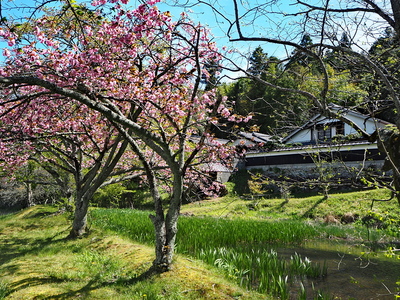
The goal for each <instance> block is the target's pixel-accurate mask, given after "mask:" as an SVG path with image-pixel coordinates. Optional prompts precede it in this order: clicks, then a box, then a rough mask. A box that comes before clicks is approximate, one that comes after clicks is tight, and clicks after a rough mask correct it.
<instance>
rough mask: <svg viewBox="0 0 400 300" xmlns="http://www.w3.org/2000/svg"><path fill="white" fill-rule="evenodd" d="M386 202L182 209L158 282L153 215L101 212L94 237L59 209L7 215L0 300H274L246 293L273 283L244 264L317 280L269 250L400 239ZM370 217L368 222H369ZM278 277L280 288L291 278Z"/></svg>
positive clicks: (2, 222)
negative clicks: (74, 227) (349, 219)
mask: <svg viewBox="0 0 400 300" xmlns="http://www.w3.org/2000/svg"><path fill="white" fill-rule="evenodd" d="M385 198H388V193H387V192H386V191H383V190H369V191H362V192H349V193H340V194H332V195H331V196H330V197H329V198H328V199H324V198H323V197H322V196H311V197H302V198H300V197H298V198H296V197H293V198H290V199H289V201H284V200H283V199H262V198H255V199H251V198H250V199H247V200H244V199H241V198H239V197H237V196H232V194H231V195H228V196H225V197H223V198H217V199H210V200H204V201H201V202H196V203H191V204H187V205H184V206H183V207H182V214H183V216H182V218H181V219H180V222H179V226H180V227H179V228H180V229H179V235H178V239H177V242H178V245H177V250H178V252H180V254H177V255H176V259H175V263H174V268H173V270H172V271H171V272H167V273H164V274H161V275H158V276H155V277H152V278H145V277H144V274H145V272H146V271H147V270H148V268H149V267H150V265H151V263H152V260H153V258H154V254H153V252H154V250H153V247H152V239H153V235H152V225H151V222H150V220H149V218H148V217H147V216H148V212H140V211H132V210H103V209H94V210H92V212H91V215H90V218H89V219H90V224H91V225H90V226H91V228H90V234H89V235H88V236H87V237H84V238H82V239H78V240H67V239H65V237H66V236H67V235H68V233H69V230H70V225H71V219H70V218H69V217H70V216H69V214H67V213H65V214H57V213H56V212H57V208H55V207H49V206H36V207H33V208H30V209H26V210H23V211H20V212H17V213H13V214H8V215H0V253H1V255H0V299H77V298H80V299H171V300H175V299H177V300H179V299H269V296H267V295H266V294H258V293H256V292H249V291H247V290H246V289H244V288H241V287H239V285H238V283H239V282H240V281H241V279H244V278H245V277H246V276H248V275H249V274H251V276H253V277H251V278H250V279H251V280H250V282H248V283H244V282H242V284H243V286H246V287H253V286H254V285H255V283H258V282H261V281H259V280H260V278H261V277H263V276H264V277H265V282H272V280H271V279H270V277H268V276H271V275H269V274H267V273H260V274H256V273H255V271H254V270H252V269H253V267H250V268H249V267H245V266H246V264H248V265H249V266H255V265H260V263H261V261H259V262H257V257H260V256H263V257H264V259H263V261H262V262H263V263H264V262H267V261H268V263H270V264H276V265H279V266H278V267H279V268H282V270H284V271H282V272H297V270H295V269H298V270H300V269H301V268H305V269H309V270H304V271H307V272H311V273H310V274H311V275H312V273H315V272H317V271H318V270H317V269H318V268H319V267H318V266H316V268H317V269H312V268H314V267H315V266H313V265H309V264H305V260H304V259H303V258H301V257H294V260H293V261H292V262H287V263H285V264H282V265H281V263H280V262H279V258H278V259H277V258H276V255H275V253H274V252H273V251H271V250H270V249H264V248H265V247H264V246H263V245H266V244H271V243H275V242H279V243H283V244H296V243H301V241H302V240H309V239H313V238H326V237H329V238H332V237H337V238H339V239H345V240H359V241H360V242H362V243H364V242H365V241H366V240H370V241H371V242H374V241H388V240H398V239H399V226H398V224H399V217H398V216H399V212H400V209H399V205H398V203H397V202H395V201H390V202H376V203H375V204H374V206H373V207H372V208H371V201H372V200H373V199H385ZM346 214H351V215H353V216H356V217H357V220H356V222H355V223H352V224H348V225H343V224H337V222H339V221H340V220H341V218H342V217H343V216H344V215H346ZM192 216H197V217H196V218H193V217H192ZM327 216H331V218H333V219H334V220H336V221H337V222H336V223H335V222H331V221H332V219H331V218H328V219H327ZM366 216H369V217H370V218H369V219H366V220H367V221H368V222H369V223H368V222H367V223H365V222H364V223H363V221H362V220H363V218H364V217H366ZM325 220H326V221H329V222H330V223H329V224H325ZM318 224H319V225H318ZM367 224H368V225H369V227H367V226H366V225H367ZM378 225H379V226H380V229H374V227H379V226H378ZM383 225H385V226H383ZM382 226H383V227H384V228H381V227H382ZM227 230H228V231H227ZM271 232H273V233H274V234H271ZM183 240H184V241H185V242H186V243H183V242H182V241H183ZM250 243H251V247H248V245H250ZM255 244H257V245H259V247H258V248H257V249H256V248H254V245H255ZM207 247H208V248H207ZM239 248H240V249H243V250H244V251H247V250H249V249H246V248H250V250H251V251H250V252H253V253H254V255H250V254H249V253H250V252H244V251H243V252H241V253H238V252H237V251H236V250H235V249H239ZM267 258H268V259H267ZM202 261H203V262H202ZM205 262H207V263H208V264H207V263H205ZM240 265H243V267H242V268H240V267H239V266H240ZM320 267H321V266H320ZM264 269H272V268H271V265H268V266H267V265H266V266H265V268H264ZM249 270H252V271H251V272H250V273H249ZM285 270H286V271H285ZM288 270H289V271H288ZM300 271H301V270H300ZM318 272H319V271H318ZM254 276H255V277H254ZM273 276H274V277H277V278H278V280H277V283H278V284H280V283H279V282H280V281H282V280H283V279H284V278H280V279H279V275H273ZM295 276H298V275H295ZM312 276H313V275H312ZM318 276H320V275H316V277H318ZM273 289H275V286H266V285H264V286H263V288H262V289H261V288H260V289H259V290H260V291H262V292H265V291H270V292H272V294H273V293H275V295H276V292H274V291H273ZM284 292H287V290H284Z"/></svg>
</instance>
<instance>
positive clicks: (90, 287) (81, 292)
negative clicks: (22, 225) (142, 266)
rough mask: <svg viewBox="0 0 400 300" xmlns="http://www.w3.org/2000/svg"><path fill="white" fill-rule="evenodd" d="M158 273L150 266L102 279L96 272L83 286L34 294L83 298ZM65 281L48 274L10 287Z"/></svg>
mask: <svg viewBox="0 0 400 300" xmlns="http://www.w3.org/2000/svg"><path fill="white" fill-rule="evenodd" d="M157 275H159V273H157V272H155V271H154V270H153V269H152V268H150V269H149V270H147V271H145V272H143V273H142V274H140V275H138V276H136V277H132V278H127V279H117V280H115V281H103V280H102V279H101V275H100V274H96V275H95V276H94V277H93V278H91V279H90V280H89V281H88V282H87V283H86V284H85V285H84V286H82V287H81V288H78V289H76V290H69V291H67V292H64V293H60V294H55V295H47V296H44V295H43V296H36V297H35V299H42V300H45V299H75V298H78V297H79V298H83V299H85V297H88V296H89V294H90V292H91V291H94V290H96V289H100V288H104V287H117V286H121V287H122V286H127V285H135V284H136V283H139V282H143V281H146V280H149V279H151V278H153V277H155V276H157ZM62 282H66V280H65V279H62V278H58V277H57V276H50V277H45V278H38V277H36V278H35V277H34V278H27V279H23V280H21V281H17V282H15V283H14V284H13V285H12V286H10V288H11V293H12V292H15V291H17V290H20V289H24V288H27V287H32V286H39V285H43V284H51V283H62Z"/></svg>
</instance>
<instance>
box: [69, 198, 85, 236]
mask: <svg viewBox="0 0 400 300" xmlns="http://www.w3.org/2000/svg"><path fill="white" fill-rule="evenodd" d="M88 208H89V199H88V198H87V197H82V196H79V195H77V197H76V199H75V212H74V221H73V222H72V229H71V231H70V233H69V236H68V237H69V238H79V237H81V236H83V235H84V234H85V233H86V232H87V212H88Z"/></svg>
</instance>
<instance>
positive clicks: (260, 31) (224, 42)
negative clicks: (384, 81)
mask: <svg viewBox="0 0 400 300" xmlns="http://www.w3.org/2000/svg"><path fill="white" fill-rule="evenodd" d="M37 1H42V0H0V3H1V5H2V12H3V16H5V12H7V7H13V6H14V7H15V6H17V7H20V9H18V10H15V9H14V10H12V12H13V13H14V14H15V15H16V16H23V15H26V14H27V10H24V9H22V8H21V7H23V6H34V5H35V3H37ZM76 1H78V2H80V1H81V0H76ZM82 1H83V0H82ZM208 1H209V2H212V3H214V4H215V5H216V6H217V5H218V3H222V4H221V5H220V6H219V7H218V11H220V12H221V14H222V16H223V17H221V16H219V15H217V14H216V13H215V12H214V11H213V10H212V9H211V8H210V7H209V6H207V5H205V4H201V5H200V4H195V3H198V1H197V0H178V2H179V3H189V4H191V3H193V5H187V6H186V7H177V6H172V5H169V4H168V3H173V2H174V0H163V1H162V2H161V3H158V4H157V6H158V7H159V9H160V10H162V11H170V13H171V15H172V16H173V17H174V18H179V15H180V13H181V12H182V11H185V12H186V13H188V15H189V17H190V18H191V19H192V20H194V21H195V22H200V23H201V24H203V25H206V26H208V27H209V28H210V30H211V33H212V35H213V36H214V40H215V41H216V42H217V45H218V46H219V47H220V48H222V47H223V46H226V47H228V48H231V49H237V51H238V52H240V53H241V55H239V54H234V59H235V62H237V63H238V64H239V65H240V66H241V67H243V68H246V64H247V59H245V57H249V55H250V54H251V52H252V51H253V50H254V49H255V48H256V47H257V46H261V47H262V48H263V49H264V52H266V53H267V54H268V55H269V56H276V57H278V58H284V57H286V56H287V54H290V53H291V52H292V50H293V49H290V48H284V47H283V46H277V45H276V44H267V43H265V42H248V41H246V42H231V41H229V38H228V37H227V34H226V32H227V29H228V26H229V22H228V21H226V20H224V17H225V18H228V19H230V20H232V19H233V16H234V10H233V4H232V2H231V1H230V0H208ZM321 1H322V0H309V1H307V3H319V4H320V3H321ZM84 2H87V1H84ZM238 2H239V3H241V4H242V5H243V6H242V8H241V9H240V12H241V13H242V12H244V11H245V10H246V7H255V6H257V3H258V2H260V3H267V2H269V1H268V0H241V1H238ZM276 2H278V3H280V4H279V6H278V5H275V6H274V7H273V10H274V11H275V12H280V13H275V14H272V13H265V12H264V11H262V10H261V9H260V10H259V11H257V13H258V14H257V15H256V17H257V19H256V22H251V21H252V20H253V18H252V17H251V16H249V18H247V19H246V21H244V22H243V24H242V29H243V31H244V33H246V34H247V35H250V36H256V37H262V36H268V37H275V38H279V37H284V38H285V39H287V38H288V37H289V40H291V41H293V42H299V41H300V39H301V37H302V36H301V34H302V33H304V31H306V30H307V28H305V29H303V26H306V27H307V24H305V25H304V22H303V23H301V22H300V17H297V18H295V17H290V18H287V17H286V18H285V15H284V14H286V15H289V14H293V13H296V12H297V11H298V9H299V7H297V6H295V5H291V4H290V3H293V2H294V0H282V1H276ZM322 2H323V1H322ZM140 3H141V2H140V0H130V2H129V4H128V6H129V7H130V8H135V7H136V6H137V5H138V4H140ZM329 3H330V4H331V5H335V6H337V5H338V3H340V0H331V1H330V2H329ZM343 3H346V1H343ZM343 22H344V21H343ZM341 25H343V27H346V26H348V24H344V23H343V24H337V28H338V30H337V31H338V32H339V31H340V28H341ZM309 29H310V30H312V28H309ZM338 34H339V35H340V34H341V33H338ZM233 37H237V36H235V35H233ZM357 38H358V39H365V41H366V42H365V45H366V48H367V47H368V46H369V45H368V43H369V44H370V42H368V41H367V40H366V38H367V37H365V36H363V35H360V36H359V37H357ZM373 40H374V39H372V41H373ZM1 46H2V45H1V43H0V47H1Z"/></svg>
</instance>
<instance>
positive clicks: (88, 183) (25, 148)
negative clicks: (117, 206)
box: [0, 89, 141, 237]
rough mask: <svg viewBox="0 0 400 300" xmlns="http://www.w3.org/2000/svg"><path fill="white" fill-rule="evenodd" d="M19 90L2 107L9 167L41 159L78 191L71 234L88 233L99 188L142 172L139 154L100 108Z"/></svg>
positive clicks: (0, 145)
mask: <svg viewBox="0 0 400 300" xmlns="http://www.w3.org/2000/svg"><path fill="white" fill-rule="evenodd" d="M19 92H21V94H19V93H18V94H15V93H12V94H9V95H4V97H5V98H7V100H5V101H3V103H2V104H3V105H2V106H1V109H0V111H1V113H2V114H1V122H2V127H1V130H0V138H1V140H0V156H1V157H2V160H3V161H2V166H3V169H5V170H8V172H9V173H10V174H12V173H13V171H14V170H16V169H18V168H20V167H21V165H22V164H26V163H27V162H28V161H29V160H34V161H36V162H37V163H38V164H39V165H41V166H42V168H43V169H45V170H46V171H47V172H48V173H49V174H50V175H51V176H52V177H53V179H54V181H55V182H56V183H57V184H58V185H59V187H60V188H61V191H62V193H63V194H64V195H65V196H67V197H70V196H73V198H74V204H75V213H74V221H73V224H72V229H71V232H70V237H78V236H82V235H83V234H84V233H85V232H86V228H87V212H88V207H89V202H90V199H91V198H92V196H93V194H94V193H95V192H96V191H97V190H98V189H99V188H100V187H102V186H104V185H106V184H109V183H113V182H117V181H121V180H127V179H131V178H132V177H137V176H139V175H140V174H141V171H140V170H139V169H138V167H137V165H136V166H135V163H134V162H135V160H136V159H135V158H134V155H133V153H131V152H130V151H127V146H128V142H127V141H125V140H124V139H123V138H122V136H121V135H120V134H118V132H117V131H116V130H115V128H114V127H113V126H112V125H111V124H110V122H108V121H107V120H105V119H104V118H103V117H102V116H101V115H100V114H99V113H97V112H95V111H92V110H89V109H87V107H86V106H84V105H82V104H80V103H79V102H76V101H69V102H66V103H62V102H60V101H57V99H54V98H53V97H52V96H51V95H48V94H47V95H46V94H41V95H40V96H37V97H34V98H26V97H25V96H26V95H31V94H30V91H28V92H27V94H23V93H24V92H23V89H21V90H20V91H19ZM127 159H129V162H128V161H127ZM63 172H66V173H68V174H70V175H71V176H72V178H73V182H74V186H75V191H71V190H70V187H69V186H68V185H66V184H65V181H64V180H63V179H62V177H63V176H62V173H63Z"/></svg>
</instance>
